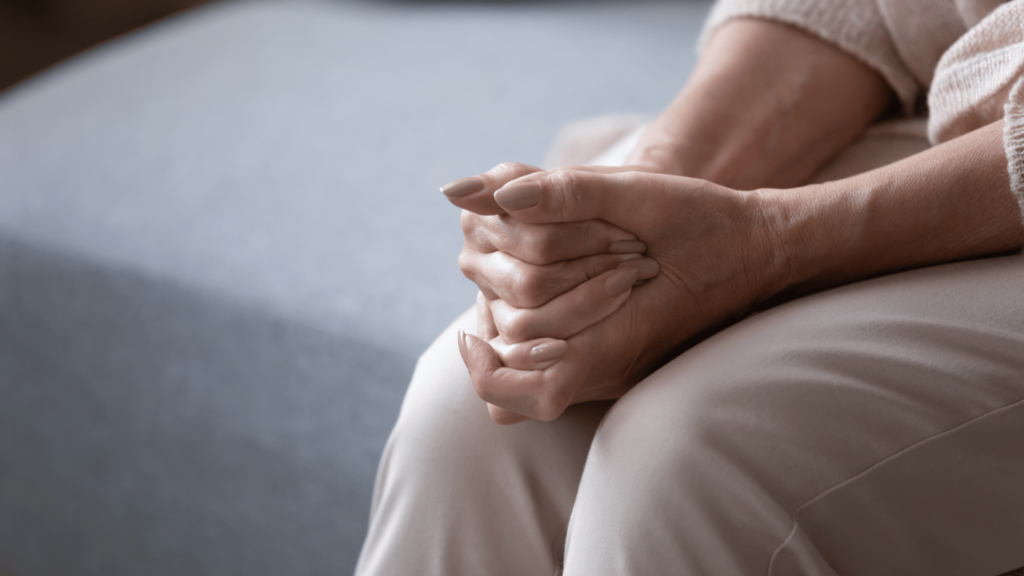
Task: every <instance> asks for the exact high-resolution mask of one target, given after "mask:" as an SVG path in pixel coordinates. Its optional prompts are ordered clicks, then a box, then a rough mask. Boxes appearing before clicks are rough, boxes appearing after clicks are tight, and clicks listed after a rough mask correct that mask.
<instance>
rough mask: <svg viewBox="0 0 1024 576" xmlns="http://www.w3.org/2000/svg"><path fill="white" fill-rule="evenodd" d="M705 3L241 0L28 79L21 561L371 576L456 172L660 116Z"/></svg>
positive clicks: (6, 541) (17, 445)
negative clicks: (376, 523) (447, 192)
mask: <svg viewBox="0 0 1024 576" xmlns="http://www.w3.org/2000/svg"><path fill="white" fill-rule="evenodd" d="M706 9H707V8H706V5H704V4H702V3H695V4H689V3H640V2H635V3H625V2H624V3H621V4H591V3H583V2H577V3H566V4H560V3H525V4H519V3H512V4H505V3H500V4H482V5H474V4H464V3H456V4H399V3H356V2H349V3H313V2H279V3H274V2H268V3H248V2H239V3H233V4H223V5H215V6H211V7H208V8H204V9H201V10H198V11H194V12H192V13H189V14H185V15H183V16H181V17H177V18H173V19H171V20H168V21H165V22H162V23H160V24H158V25H156V26H154V27H151V28H149V29H146V30H143V31H141V32H138V33H135V34H132V35H129V36H127V37H125V38H121V39H118V40H116V41H114V42H112V43H110V44H107V45H105V46H102V47H100V48H98V49H96V50H93V51H91V52H89V53H87V54H84V55H82V56H80V57H77V58H75V59H73V60H71V61H69V62H67V63H64V64H62V65H60V66H57V67H55V68H54V69H51V70H49V71H47V72H46V73H44V74H42V75H40V76H38V77H36V78H34V79H32V80H30V81H28V82H26V83H24V84H22V85H20V86H18V87H16V88H14V89H13V90H10V91H8V92H7V93H5V94H2V95H0V571H3V570H5V569H10V570H13V571H14V572H15V573H17V574H20V575H21V576H34V575H45V574H61V575H76V574H104V575H120V574H125V575H127V574H175V575H177V574H183V573H187V574H217V575H230V574H247V575H253V574H293V575H300V574H326V573H331V574H345V573H348V572H350V571H351V568H352V566H353V565H354V563H355V556H356V554H357V551H358V548H359V545H360V543H361V540H362V538H363V535H364V533H365V529H366V520H367V514H368V510H369V498H370V492H371V489H372V481H373V475H374V470H375V467H376V462H377V459H378V457H379V454H380V450H381V448H382V447H383V443H384V440H385V438H386V435H387V433H388V431H389V429H390V427H391V425H392V423H393V421H394V419H395V417H396V415H397V411H398V404H399V402H400V400H401V397H402V393H403V391H404V387H405V385H406V383H407V378H408V376H409V374H410V373H411V370H412V366H413V363H414V361H415V358H416V356H417V355H418V353H419V352H420V351H421V350H422V349H423V348H425V346H426V345H427V344H428V343H429V341H430V340H431V339H432V338H433V336H434V335H435V334H436V333H438V332H439V331H440V330H441V329H442V328H443V327H444V326H445V325H446V324H447V323H448V322H449V321H450V320H451V319H452V318H454V316H455V315H456V314H458V313H459V312H460V311H461V310H462V309H464V308H465V307H466V306H467V305H468V304H469V303H470V302H471V301H472V297H473V294H474V288H473V286H472V285H471V284H469V283H468V282H467V281H466V280H464V279H463V278H462V277H461V275H460V274H459V272H458V269H457V266H456V255H457V253H458V250H459V248H460V245H461V233H460V232H459V229H458V213H457V211H456V210H455V209H454V208H452V207H451V206H449V205H448V204H447V203H446V202H444V201H443V200H442V199H441V196H440V194H439V193H438V192H437V187H438V186H439V185H440V184H443V183H444V182H446V181H448V180H451V179H454V178H456V177H460V176H464V175H467V174H471V173H475V172H478V171H480V170H484V169H486V168H488V167H490V166H491V165H493V164H494V163H496V162H499V161H503V160H520V161H526V162H532V163H538V162H540V160H541V158H542V157H543V154H544V151H545V147H546V145H547V142H548V141H549V140H550V138H551V137H552V136H553V135H554V133H555V131H556V130H557V128H558V126H559V125H561V124H563V123H565V122H568V121H571V120H575V119H578V118H581V117H587V116H592V115H596V114H602V113H605V112H609V111H632V112H640V113H655V112H656V111H657V110H658V109H660V108H661V107H662V106H663V105H664V104H665V103H667V101H668V100H669V99H670V98H671V97H672V96H673V95H674V93H675V91H676V89H677V88H678V87H679V86H680V85H681V84H682V82H683V81H684V79H685V77H686V74H687V72H688V69H689V68H690V67H691V66H692V63H693V61H694V58H695V55H694V42H695V39H696V34H697V31H698V29H699V25H700V21H701V19H702V18H703V15H704V14H705V12H706Z"/></svg>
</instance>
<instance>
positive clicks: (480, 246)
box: [460, 211, 647, 265]
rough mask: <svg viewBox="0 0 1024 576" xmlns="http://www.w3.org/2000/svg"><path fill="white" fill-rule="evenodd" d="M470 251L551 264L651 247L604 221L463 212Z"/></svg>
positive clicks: (467, 248)
mask: <svg viewBox="0 0 1024 576" xmlns="http://www.w3.org/2000/svg"><path fill="white" fill-rule="evenodd" d="M460 224H461V225H462V233H463V234H464V235H465V237H466V250H468V251H471V252H482V253H490V252H495V251H500V252H505V253H507V254H511V255H513V256H515V257H516V258H518V259H520V260H523V261H524V262H529V263H531V264H538V265H544V264H550V263H552V262H558V261H561V260H573V259H576V258H582V257H584V256H593V255H594V254H629V253H636V254H643V253H644V252H646V251H647V246H646V245H645V244H644V243H643V242H640V241H638V240H637V239H636V236H635V235H634V234H632V233H630V232H627V231H625V230H623V229H621V228H619V227H617V226H613V225H611V224H609V223H607V222H604V221H602V220H590V221H587V222H570V223H555V224H529V223H526V222H522V221H520V220H516V219H515V218H511V217H509V216H506V215H500V216H480V215H478V214H474V213H472V212H469V211H463V212H462V218H461V219H460Z"/></svg>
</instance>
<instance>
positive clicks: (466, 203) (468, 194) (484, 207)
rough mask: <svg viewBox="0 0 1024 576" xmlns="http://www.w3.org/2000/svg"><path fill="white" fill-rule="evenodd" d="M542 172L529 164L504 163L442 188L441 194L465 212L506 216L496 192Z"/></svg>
mask: <svg viewBox="0 0 1024 576" xmlns="http://www.w3.org/2000/svg"><path fill="white" fill-rule="evenodd" d="M540 171H541V169H540V168H537V167H536V166H530V165H529V164H521V163H519V162H504V163H502V164H498V165H497V166H495V167H494V168H491V169H490V170H488V171H487V172H484V173H483V174H479V175H477V176H470V177H468V178H460V179H458V180H455V181H454V182H449V183H448V184H445V185H444V186H442V187H441V192H442V193H444V195H445V196H447V197H448V201H449V202H451V203H452V204H455V205H456V206H458V207H459V208H462V209H463V210H469V211H470V212H474V213H476V214H483V215H489V214H504V213H505V211H504V210H503V209H502V208H501V207H500V206H498V205H497V204H496V203H495V202H494V191H495V190H497V189H499V188H501V187H502V186H504V185H505V184H508V183H509V182H511V181H513V180H515V179H516V178H520V177H522V176H526V175H527V174H533V173H535V172H540Z"/></svg>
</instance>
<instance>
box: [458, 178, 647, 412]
mask: <svg viewBox="0 0 1024 576" xmlns="http://www.w3.org/2000/svg"><path fill="white" fill-rule="evenodd" d="M581 169H582V170H599V171H603V172H610V171H614V170H621V169H611V168H581ZM539 171H540V169H539V168H535V167H533V166H528V165H525V164H516V163H505V164H501V165H499V166H497V167H495V168H494V169H492V170H490V171H488V172H485V173H483V174H481V175H479V176H473V177H470V178H464V179H462V180H458V181H456V182H453V183H451V184H449V185H447V186H445V187H444V188H443V189H442V190H443V191H444V192H445V194H446V195H447V196H448V197H449V199H450V200H451V201H452V202H453V203H454V204H456V205H457V206H460V207H463V208H466V210H465V211H464V212H463V214H462V228H463V232H464V233H465V236H466V243H465V246H464V248H463V251H462V254H461V255H460V257H459V264H460V267H461V268H462V271H463V273H464V274H465V275H466V276H467V277H468V278H469V279H471V280H472V281H473V282H475V283H476V284H477V285H478V286H479V288H480V294H479V297H478V301H477V330H476V334H477V336H479V337H481V338H483V339H484V340H485V341H488V342H489V343H490V344H491V346H492V347H493V349H494V350H495V351H496V352H497V354H498V356H499V358H500V359H501V363H502V365H503V366H506V367H510V368H519V369H525V370H529V369H533V370H536V369H543V368H546V367H548V366H550V365H551V364H553V363H554V362H555V361H557V360H558V358H560V357H561V355H562V354H564V353H565V351H566V349H567V347H566V346H565V343H564V342H562V341H560V339H564V338H567V337H569V336H572V335H574V334H576V333H578V332H580V331H581V330H583V329H584V328H587V327H589V326H591V325H593V324H594V323H596V322H598V321H600V320H602V319H603V318H605V317H607V316H608V315H609V314H611V313H612V312H614V311H615V310H616V309H618V308H619V307H620V306H621V305H622V303H623V302H624V301H625V300H626V298H627V297H628V296H629V292H630V289H631V287H632V285H633V284H634V283H636V282H642V281H644V280H647V279H649V278H651V277H653V276H655V275H656V274H657V273H658V266H657V263H656V262H654V261H653V260H651V259H649V258H642V253H643V252H644V251H645V250H646V246H645V245H644V244H643V243H642V242H639V241H637V239H636V236H635V235H633V234H631V233H629V232H626V231H624V230H622V229H620V228H617V227H615V226H612V225H610V224H608V223H607V222H604V221H601V220H589V221H585V222H567V223H543V224H531V223H527V222H523V221H521V220H517V219H514V218H510V217H509V216H507V215H504V214H503V209H502V208H501V207H500V206H498V205H497V204H496V203H495V202H494V192H495V191H496V190H498V189H499V188H501V187H502V186H504V185H505V184H507V183H508V182H511V181H512V180H515V179H516V178H519V177H521V176H524V175H528V174H532V173H536V172H539ZM492 310H493V311H494V313H493V314H492ZM495 319H497V323H496V322H495ZM490 411H491V415H492V416H493V417H494V419H495V420H497V421H499V422H502V423H511V422H513V421H518V420H521V419H522V417H517V416H515V415H512V414H508V413H505V411H503V410H501V409H498V408H496V407H494V406H491V407H490Z"/></svg>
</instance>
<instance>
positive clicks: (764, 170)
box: [627, 20, 892, 190]
mask: <svg viewBox="0 0 1024 576" xmlns="http://www.w3.org/2000/svg"><path fill="white" fill-rule="evenodd" d="M891 99H892V94H891V90H890V89H889V87H888V85H887V84H886V83H885V81H884V80H883V79H882V77H881V75H879V74H878V73H877V72H875V71H874V70H872V69H871V68H869V67H868V66H866V65H865V64H863V63H861V62H860V61H858V60H857V59H855V58H853V57H852V56H850V55H848V54H846V53H844V52H842V51H840V50H838V49H836V48H834V47H832V46H830V45H829V44H827V43H825V42H823V41H821V40H819V39H817V38H815V37H813V36H810V35H808V34H805V33H803V32H800V31H798V30H796V29H794V28H790V27H787V26H785V25H782V24H777V23H772V22H767V21H760V20H736V21H733V22H730V23H727V24H725V25H724V26H722V28H720V29H719V30H718V31H717V32H716V33H715V35H714V36H713V37H712V38H711V40H710V42H709V43H708V45H707V47H706V49H705V50H704V53H703V55H702V57H701V60H700V62H699V63H698V65H697V68H696V70H695V71H694V73H693V75H692V77H691V78H690V80H689V82H688V83H687V85H686V87H685V88H684V89H683V90H682V92H681V93H680V94H679V96H678V97H677V98H676V99H675V101H673V102H672V104H671V105H669V107H668V108H667V109H666V110H665V111H664V113H663V114H662V115H661V116H660V117H659V118H658V119H657V120H655V121H654V122H652V123H651V124H650V125H649V126H648V128H647V129H646V130H645V132H644V134H643V136H642V137H641V141H640V144H639V145H638V146H637V148H636V150H635V151H634V153H633V154H632V155H631V156H630V158H629V160H628V161H627V163H632V164H640V165H646V166H649V167H652V168H654V169H656V170H658V171H661V172H665V173H670V174H678V175H684V176H691V177H696V178H702V179H705V180H710V181H712V182H715V183H718V184H722V185H725V186H729V187H732V188H736V189H740V190H750V189H754V188H759V187H765V186H772V187H780V188H784V187H792V186H797V185H799V184H802V183H804V182H806V181H807V180H808V179H809V178H810V177H811V176H812V175H813V174H814V173H815V172H816V171H817V169H818V168H819V167H820V166H821V165H822V164H824V163H825V162H826V161H827V160H829V159H830V158H831V157H832V156H834V155H835V154H836V153H838V152H839V151H840V150H842V149H843V148H845V147H846V146H847V145H848V144H849V143H850V142H851V141H852V140H853V139H854V138H856V137H857V135H859V134H860V133H861V132H862V131H863V130H864V128H865V127H866V126H867V125H868V124H870V123H871V122H872V121H873V120H874V119H875V118H877V117H878V116H879V114H880V113H881V112H882V111H883V110H884V109H885V108H886V107H887V106H888V104H889V102H890V101H891Z"/></svg>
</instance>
